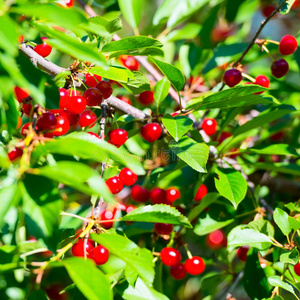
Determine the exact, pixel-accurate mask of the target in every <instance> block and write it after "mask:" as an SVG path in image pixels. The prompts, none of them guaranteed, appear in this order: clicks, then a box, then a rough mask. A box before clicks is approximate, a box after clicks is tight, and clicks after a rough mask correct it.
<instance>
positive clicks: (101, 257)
mask: <svg viewBox="0 0 300 300" xmlns="http://www.w3.org/2000/svg"><path fill="white" fill-rule="evenodd" d="M92 254H93V260H94V262H95V263H96V265H103V264H105V263H106V262H107V261H108V257H109V252H108V250H107V249H106V248H105V247H103V246H101V245H99V246H97V247H95V248H94V249H93V251H92Z"/></svg>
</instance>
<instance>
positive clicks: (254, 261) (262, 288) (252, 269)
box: [243, 249, 271, 299]
mask: <svg viewBox="0 0 300 300" xmlns="http://www.w3.org/2000/svg"><path fill="white" fill-rule="evenodd" d="M243 285H244V288H245V290H246V292H247V294H248V296H250V297H251V299H262V298H264V297H269V296H270V292H271V291H270V288H269V285H268V280H267V276H266V274H265V272H264V270H263V269H262V267H261V265H260V261H259V259H258V253H257V251H255V250H254V249H250V250H249V253H248V255H247V260H246V265H245V271H244V277H243Z"/></svg>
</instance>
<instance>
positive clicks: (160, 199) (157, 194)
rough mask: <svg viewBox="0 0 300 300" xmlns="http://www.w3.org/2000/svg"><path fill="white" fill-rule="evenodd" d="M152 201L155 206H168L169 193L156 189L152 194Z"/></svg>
mask: <svg viewBox="0 0 300 300" xmlns="http://www.w3.org/2000/svg"><path fill="white" fill-rule="evenodd" d="M150 199H151V201H152V203H153V204H166V203H167V193H166V191H165V190H163V189H160V188H154V189H153V190H152V191H151V192H150Z"/></svg>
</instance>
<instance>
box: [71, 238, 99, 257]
mask: <svg viewBox="0 0 300 300" xmlns="http://www.w3.org/2000/svg"><path fill="white" fill-rule="evenodd" d="M93 249H94V245H93V242H92V241H91V240H87V241H86V245H85V243H84V240H79V241H78V242H77V243H75V244H74V245H73V246H72V254H73V256H78V257H85V254H86V257H87V258H93V255H92V250H93Z"/></svg>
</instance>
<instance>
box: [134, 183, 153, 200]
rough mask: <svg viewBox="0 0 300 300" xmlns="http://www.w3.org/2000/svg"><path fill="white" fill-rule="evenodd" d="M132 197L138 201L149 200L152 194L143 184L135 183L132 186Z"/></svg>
mask: <svg viewBox="0 0 300 300" xmlns="http://www.w3.org/2000/svg"><path fill="white" fill-rule="evenodd" d="M131 197H132V199H133V200H134V201H136V202H142V203H143V202H147V201H148V199H149V197H150V194H149V191H148V190H146V189H145V188H143V187H142V186H139V185H135V186H133V187H132V188H131Z"/></svg>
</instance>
